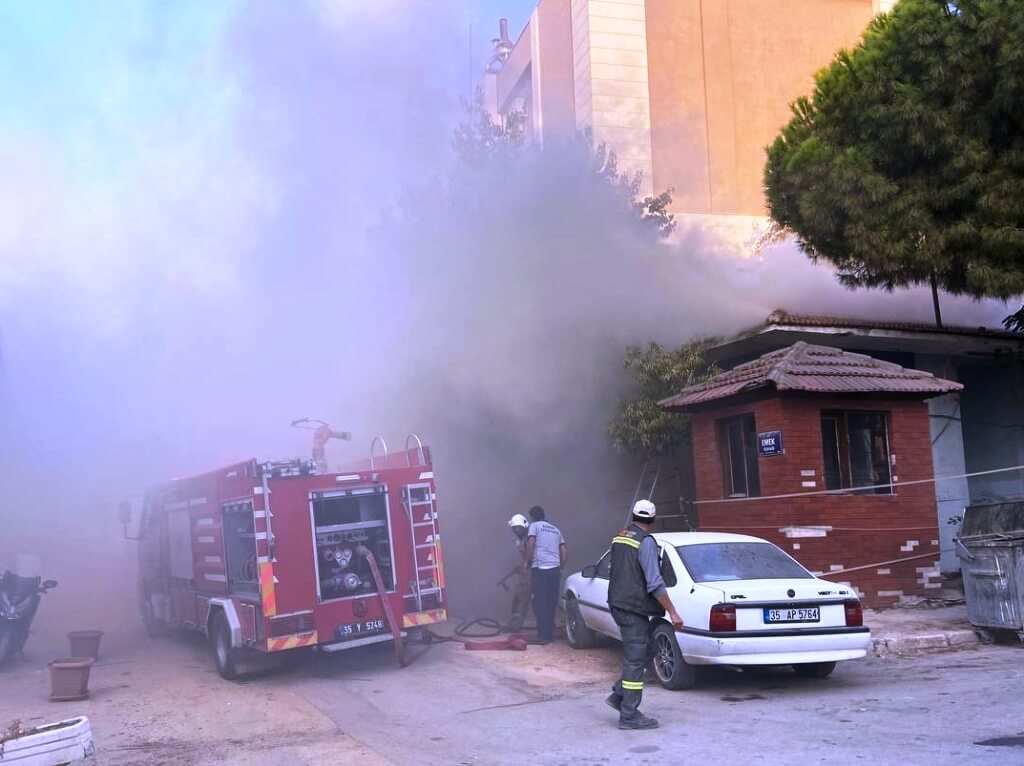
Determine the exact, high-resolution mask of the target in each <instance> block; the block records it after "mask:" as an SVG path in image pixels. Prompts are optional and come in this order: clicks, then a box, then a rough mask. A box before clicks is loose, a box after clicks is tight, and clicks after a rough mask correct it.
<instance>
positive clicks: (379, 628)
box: [335, 619, 387, 641]
mask: <svg viewBox="0 0 1024 766" xmlns="http://www.w3.org/2000/svg"><path fill="white" fill-rule="evenodd" d="M386 629H387V624H386V623H385V622H384V620H383V619H378V620H363V621H362V622H353V623H352V624H350V625H339V626H338V630H337V631H336V633H335V635H337V637H338V638H339V639H340V640H341V641H349V640H351V639H354V638H360V637H362V636H373V635H376V634H377V633H383V632H384V631H385V630H386Z"/></svg>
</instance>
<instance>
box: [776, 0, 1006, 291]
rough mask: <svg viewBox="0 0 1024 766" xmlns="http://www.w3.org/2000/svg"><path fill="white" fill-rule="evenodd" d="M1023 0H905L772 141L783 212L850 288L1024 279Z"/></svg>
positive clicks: (781, 219)
mask: <svg viewBox="0 0 1024 766" xmlns="http://www.w3.org/2000/svg"><path fill="white" fill-rule="evenodd" d="M1022 105H1024V3H1022V2H1006V1H1005V0H962V2H958V3H956V5H952V4H949V3H947V2H945V1H944V0H902V1H901V2H900V3H899V4H898V5H897V6H896V8H895V10H894V11H893V12H892V13H890V14H888V15H885V16H880V17H878V18H877V19H876V20H875V21H874V22H873V23H872V24H871V26H870V28H869V29H868V31H867V33H866V34H865V36H864V38H863V40H862V41H861V43H860V45H859V46H858V47H857V48H855V49H854V50H852V51H844V52H842V53H840V54H839V55H838V56H837V57H836V59H835V60H834V61H833V63H832V64H831V66H829V67H827V68H826V69H825V70H823V71H822V72H821V73H820V74H819V75H818V77H817V86H816V88H815V91H814V94H813V97H812V98H810V99H807V98H801V99H799V100H798V101H797V102H796V103H795V104H794V105H793V119H792V120H791V121H790V122H789V124H788V125H786V126H785V127H784V128H783V130H782V133H781V135H779V137H778V138H776V140H775V142H774V143H773V144H772V146H771V147H770V148H769V150H768V163H767V167H766V170H765V185H766V187H767V194H768V204H769V209H770V211H771V215H772V217H773V218H774V219H775V221H776V222H778V223H779V224H780V225H781V226H783V227H786V228H787V229H789V230H791V231H793V232H795V233H796V235H797V236H798V238H799V240H800V243H801V246H802V248H803V249H804V252H806V253H807V254H808V255H809V256H810V257H811V258H812V259H815V260H817V259H824V260H825V261H827V262H829V263H831V264H832V265H833V266H835V268H836V269H837V271H838V276H839V279H840V280H841V282H842V283H843V284H845V285H847V286H848V287H861V286H866V287H882V288H886V289H890V290H891V289H895V288H900V287H907V286H910V285H916V284H927V283H929V282H931V281H932V280H935V282H937V284H938V286H939V287H942V288H944V289H945V290H947V291H949V292H951V293H954V294H965V295H970V296H974V297H984V296H991V297H998V298H1010V297H1013V296H1017V295H1020V294H1021V293H1022V292H1024V109H1022Z"/></svg>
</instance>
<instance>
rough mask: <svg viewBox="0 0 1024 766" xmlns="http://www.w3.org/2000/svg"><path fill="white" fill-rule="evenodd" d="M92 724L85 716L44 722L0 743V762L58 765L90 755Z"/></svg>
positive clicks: (5, 765) (27, 765) (26, 765)
mask: <svg viewBox="0 0 1024 766" xmlns="http://www.w3.org/2000/svg"><path fill="white" fill-rule="evenodd" d="M93 752H94V748H93V744H92V727H91V726H90V725H89V719H88V718H86V717H85V716H79V717H78V718H69V719H67V720H66V721H58V722H57V723H48V724H45V725H43V726H37V727H36V728H34V729H30V730H28V731H27V732H25V733H24V734H22V735H21V736H19V737H15V738H14V739H9V740H7V741H6V742H2V743H0V763H2V764H4V766H7V765H8V764H17V766H60V765H61V764H64V763H71V762H73V761H80V760H82V759H83V758H85V757H87V756H90V755H92V754H93Z"/></svg>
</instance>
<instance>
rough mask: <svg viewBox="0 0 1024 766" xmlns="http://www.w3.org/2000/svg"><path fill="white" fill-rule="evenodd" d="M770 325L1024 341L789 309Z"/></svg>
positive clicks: (1021, 336)
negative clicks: (800, 312) (795, 311)
mask: <svg viewBox="0 0 1024 766" xmlns="http://www.w3.org/2000/svg"><path fill="white" fill-rule="evenodd" d="M765 324H766V325H768V326H771V325H791V326H795V327H829V328H839V327H848V328H851V329H857V330H890V331H893V332H923V333H933V334H937V335H974V336H980V337H984V338H1001V339H1006V340H1017V341H1024V333H1019V332H1011V331H1009V330H993V329H991V328H988V327H964V326H962V325H945V326H943V327H938V326H936V325H934V324H928V323H927V322H890V321H885V320H874V319H864V318H851V317H831V316H814V315H810V314H791V313H789V312H788V311H786V310H785V309H776V310H775V311H773V312H772V313H771V314H770V315H769V316H768V319H767V321H766V322H765Z"/></svg>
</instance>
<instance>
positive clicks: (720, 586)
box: [565, 532, 871, 689]
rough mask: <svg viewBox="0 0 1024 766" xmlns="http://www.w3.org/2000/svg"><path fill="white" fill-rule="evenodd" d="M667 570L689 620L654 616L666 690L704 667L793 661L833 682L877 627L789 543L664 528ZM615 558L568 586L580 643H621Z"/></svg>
mask: <svg viewBox="0 0 1024 766" xmlns="http://www.w3.org/2000/svg"><path fill="white" fill-rule="evenodd" d="M653 537H654V539H655V540H656V541H657V542H658V545H659V547H660V549H661V572H662V576H663V577H664V578H665V583H666V586H667V587H668V593H669V596H670V597H671V598H672V603H673V604H675V607H676V609H677V610H678V612H679V615H680V616H681V617H682V618H683V628H682V630H679V631H675V630H673V629H672V626H671V624H669V622H668V621H667V620H664V619H660V618H655V623H656V624H655V628H654V631H653V637H652V643H653V659H652V663H651V664H652V667H653V670H654V673H655V675H656V676H657V678H658V681H659V682H660V683H661V685H662V686H664V687H665V688H667V689H688V688H690V687H691V686H693V684H694V683H695V681H696V675H697V671H696V666H698V665H731V666H737V667H744V666H751V665H792V666H793V669H794V670H795V671H796V672H797V673H798V674H800V675H802V676H808V677H813V678H825V677H826V676H828V675H829V674H830V673H831V672H832V671H833V670H834V669H835V666H836V662H838V661H840V660H852V659H856V658H858V657H863V656H864V655H865V654H867V650H868V647H869V646H870V645H871V632H870V630H869V629H868V628H867V627H866V626H865V625H864V615H863V611H862V610H861V605H860V601H858V599H857V594H856V592H855V591H853V589H851V588H850V587H848V586H846V585H837V584H836V583H833V582H827V581H825V580H820V579H818V578H817V577H815V576H814V575H812V574H811V573H810V572H808V571H807V570H806V569H804V567H803V566H801V565H800V564H799V563H798V562H797V561H796V560H795V559H793V558H792V557H791V556H789V555H788V554H787V553H785V552H784V551H783V550H782V549H781V548H779V547H777V546H775V545H773V544H772V543H770V542H768V541H767V540H762V539H760V538H758V537H750V536H747V535H733V534H719V533H715V532H656V533H654V535H653ZM610 570H611V555H610V552H606V553H605V554H604V556H602V557H601V559H600V560H599V561H598V562H597V563H596V564H593V565H591V566H588V567H584V568H583V571H582V572H579V573H577V574H573V575H570V576H569V577H568V578H567V579H566V583H565V630H566V635H567V637H568V639H569V644H570V645H571V646H572V647H574V648H576V649H585V648H588V647H590V646H593V644H594V641H595V639H596V638H597V634H603V635H605V636H609V637H611V638H614V639H616V640H618V639H620V638H621V636H620V634H619V629H618V626H617V625H616V624H615V621H614V620H613V619H612V615H611V612H610V611H609V609H608V575H609V572H610Z"/></svg>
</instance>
